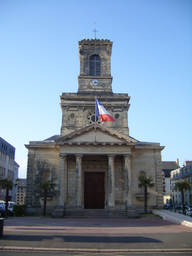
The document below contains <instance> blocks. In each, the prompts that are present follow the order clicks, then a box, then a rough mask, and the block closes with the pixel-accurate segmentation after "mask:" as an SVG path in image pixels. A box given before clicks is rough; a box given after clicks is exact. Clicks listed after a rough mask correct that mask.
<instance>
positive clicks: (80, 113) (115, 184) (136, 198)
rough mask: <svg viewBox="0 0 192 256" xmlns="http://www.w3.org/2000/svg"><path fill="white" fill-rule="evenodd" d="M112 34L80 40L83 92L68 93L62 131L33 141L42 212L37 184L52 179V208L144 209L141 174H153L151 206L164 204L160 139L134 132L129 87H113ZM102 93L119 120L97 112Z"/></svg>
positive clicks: (33, 205) (33, 180) (31, 180)
mask: <svg viewBox="0 0 192 256" xmlns="http://www.w3.org/2000/svg"><path fill="white" fill-rule="evenodd" d="M111 53H112V42H111V41H110V40H98V39H92V40H89V39H88V40H86V39H84V40H81V41H80V42H79V60H80V75H79V76H78V91H77V93H62V95H61V96H60V99H61V103H60V105H61V110H62V126H61V133H60V135H55V136H52V137H50V138H48V139H46V140H44V141H31V142H29V144H28V145H25V146H26V148H27V149H28V167H27V186H26V188H27V189H26V213H27V214H32V213H41V212H42V207H43V194H42V191H41V190H40V189H39V187H38V184H39V182H41V181H43V182H44V181H48V180H51V181H52V183H53V184H54V190H52V191H51V192H49V193H48V198H47V211H48V212H52V214H53V216H55V217H57V216H58V217H62V216H64V215H65V211H67V210H69V209H70V210H74V211H77V210H78V209H81V210H82V209H84V211H86V210H88V209H103V210H111V211H113V210H117V209H121V210H126V211H127V210H128V209H143V205H144V191H143V189H141V188H139V187H138V184H139V177H140V176H145V177H152V178H153V182H154V184H155V186H154V187H153V188H151V189H149V190H148V192H149V193H148V207H149V208H162V207H163V187H162V163H161V150H162V149H163V148H164V147H162V146H160V144H159V143H147V142H140V141H138V140H136V139H134V138H132V137H131V136H130V135H129V122H128V110H129V107H130V104H129V100H130V97H129V95H128V94H121V93H113V91H112V79H113V78H112V76H111ZM96 98H97V99H98V100H99V101H100V103H101V104H102V105H103V106H104V107H105V109H107V111H108V112H109V113H110V115H111V116H112V117H113V118H114V119H115V122H101V120H100V118H99V117H96V116H95V101H96Z"/></svg>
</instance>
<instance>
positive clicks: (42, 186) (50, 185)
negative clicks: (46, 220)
mask: <svg viewBox="0 0 192 256" xmlns="http://www.w3.org/2000/svg"><path fill="white" fill-rule="evenodd" d="M54 186H55V185H54V184H53V183H52V182H51V181H50V180H48V181H45V182H40V183H39V188H40V189H41V190H43V192H44V208H43V215H44V216H45V212H46V205H47V194H48V192H50V191H51V190H52V189H54Z"/></svg>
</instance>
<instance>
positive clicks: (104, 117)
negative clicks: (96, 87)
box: [96, 99, 115, 122]
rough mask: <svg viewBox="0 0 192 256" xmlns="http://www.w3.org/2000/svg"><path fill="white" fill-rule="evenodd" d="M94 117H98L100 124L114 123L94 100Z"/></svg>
mask: <svg viewBox="0 0 192 256" xmlns="http://www.w3.org/2000/svg"><path fill="white" fill-rule="evenodd" d="M96 116H97V117H100V119H101V122H110V121H112V122H115V119H114V118H113V117H112V116H111V115H110V114H109V113H108V112H107V110H106V109H105V108H104V107H103V106H102V105H101V103H100V102H99V101H98V99H96Z"/></svg>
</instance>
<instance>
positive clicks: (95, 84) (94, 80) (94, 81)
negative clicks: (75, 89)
mask: <svg viewBox="0 0 192 256" xmlns="http://www.w3.org/2000/svg"><path fill="white" fill-rule="evenodd" d="M91 83H92V85H94V86H97V85H98V84H99V81H98V80H97V79H93V80H92V81H91Z"/></svg>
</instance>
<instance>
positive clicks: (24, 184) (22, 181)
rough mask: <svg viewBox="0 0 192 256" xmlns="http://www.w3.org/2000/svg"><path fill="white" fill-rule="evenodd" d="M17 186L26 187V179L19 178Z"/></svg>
mask: <svg viewBox="0 0 192 256" xmlns="http://www.w3.org/2000/svg"><path fill="white" fill-rule="evenodd" d="M17 186H18V187H26V179H19V180H18V184H17Z"/></svg>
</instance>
